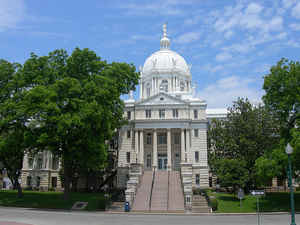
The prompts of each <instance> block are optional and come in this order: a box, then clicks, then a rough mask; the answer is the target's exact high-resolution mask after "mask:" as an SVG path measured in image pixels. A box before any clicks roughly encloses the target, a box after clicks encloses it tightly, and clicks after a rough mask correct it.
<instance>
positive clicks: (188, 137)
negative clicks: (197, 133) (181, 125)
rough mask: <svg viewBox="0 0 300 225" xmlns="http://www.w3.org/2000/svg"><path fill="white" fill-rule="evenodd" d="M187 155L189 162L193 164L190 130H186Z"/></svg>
mask: <svg viewBox="0 0 300 225" xmlns="http://www.w3.org/2000/svg"><path fill="white" fill-rule="evenodd" d="M186 153H187V157H188V160H187V161H188V162H192V160H191V154H190V129H186Z"/></svg>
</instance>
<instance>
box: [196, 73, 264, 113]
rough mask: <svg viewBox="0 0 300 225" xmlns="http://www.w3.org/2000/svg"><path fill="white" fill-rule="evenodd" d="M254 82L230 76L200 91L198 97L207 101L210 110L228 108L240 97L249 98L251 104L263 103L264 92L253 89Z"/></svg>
mask: <svg viewBox="0 0 300 225" xmlns="http://www.w3.org/2000/svg"><path fill="white" fill-rule="evenodd" d="M253 83H254V80H251V79H242V78H240V77H238V76H230V77H226V78H222V79H219V80H217V81H216V83H214V84H211V85H209V86H207V87H206V88H205V89H204V90H203V91H200V92H199V94H198V96H199V97H200V98H202V99H204V100H206V101H207V106H208V108H220V107H228V106H231V105H232V102H233V101H235V100H237V98H238V97H244V98H246V97H247V98H248V99H249V100H250V101H251V102H261V96H262V91H258V90H257V89H256V88H254V87H251V84H253Z"/></svg>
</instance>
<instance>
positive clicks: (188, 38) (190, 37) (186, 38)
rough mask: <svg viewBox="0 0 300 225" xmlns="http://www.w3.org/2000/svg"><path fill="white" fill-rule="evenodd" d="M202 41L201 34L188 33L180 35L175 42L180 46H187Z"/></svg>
mask: <svg viewBox="0 0 300 225" xmlns="http://www.w3.org/2000/svg"><path fill="white" fill-rule="evenodd" d="M199 39H200V32H188V33H185V34H182V35H180V36H179V37H178V38H176V39H175V40H174V42H176V43H179V44H186V43H190V42H193V41H197V40H199Z"/></svg>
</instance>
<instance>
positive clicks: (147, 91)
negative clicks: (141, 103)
mask: <svg viewBox="0 0 300 225" xmlns="http://www.w3.org/2000/svg"><path fill="white" fill-rule="evenodd" d="M150 94H151V84H150V83H148V84H147V87H146V95H147V98H148V97H150Z"/></svg>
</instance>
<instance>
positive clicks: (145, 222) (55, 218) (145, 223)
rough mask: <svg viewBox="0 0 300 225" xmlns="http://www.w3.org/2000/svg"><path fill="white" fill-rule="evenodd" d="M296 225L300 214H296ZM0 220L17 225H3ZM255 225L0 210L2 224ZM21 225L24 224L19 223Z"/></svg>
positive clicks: (270, 222)
mask: <svg viewBox="0 0 300 225" xmlns="http://www.w3.org/2000/svg"><path fill="white" fill-rule="evenodd" d="M296 220H297V221H296V223H297V224H300V215H299V214H298V215H296ZM2 221H9V222H17V224H16V223H4V224H3V222H2ZM261 222H262V223H261V225H284V224H290V216H289V215H287V214H283V215H263V216H262V220H261ZM18 223H25V224H26V225H27V224H29V225H111V224H112V225H155V224H160V225H164V224H166V225H182V224H184V225H190V224H191V225H196V224H197V225H218V224H223V225H235V224H238V225H256V224H257V217H256V216H255V215H238V216H234V215H226V216H224V215H197V216H196V215H141V214H140V215H134V214H107V213H100V212H92V213H90V212H56V211H40V210H32V209H20V208H4V207H0V224H1V225H2V224H3V225H21V224H18ZM22 225H24V224H22Z"/></svg>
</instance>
